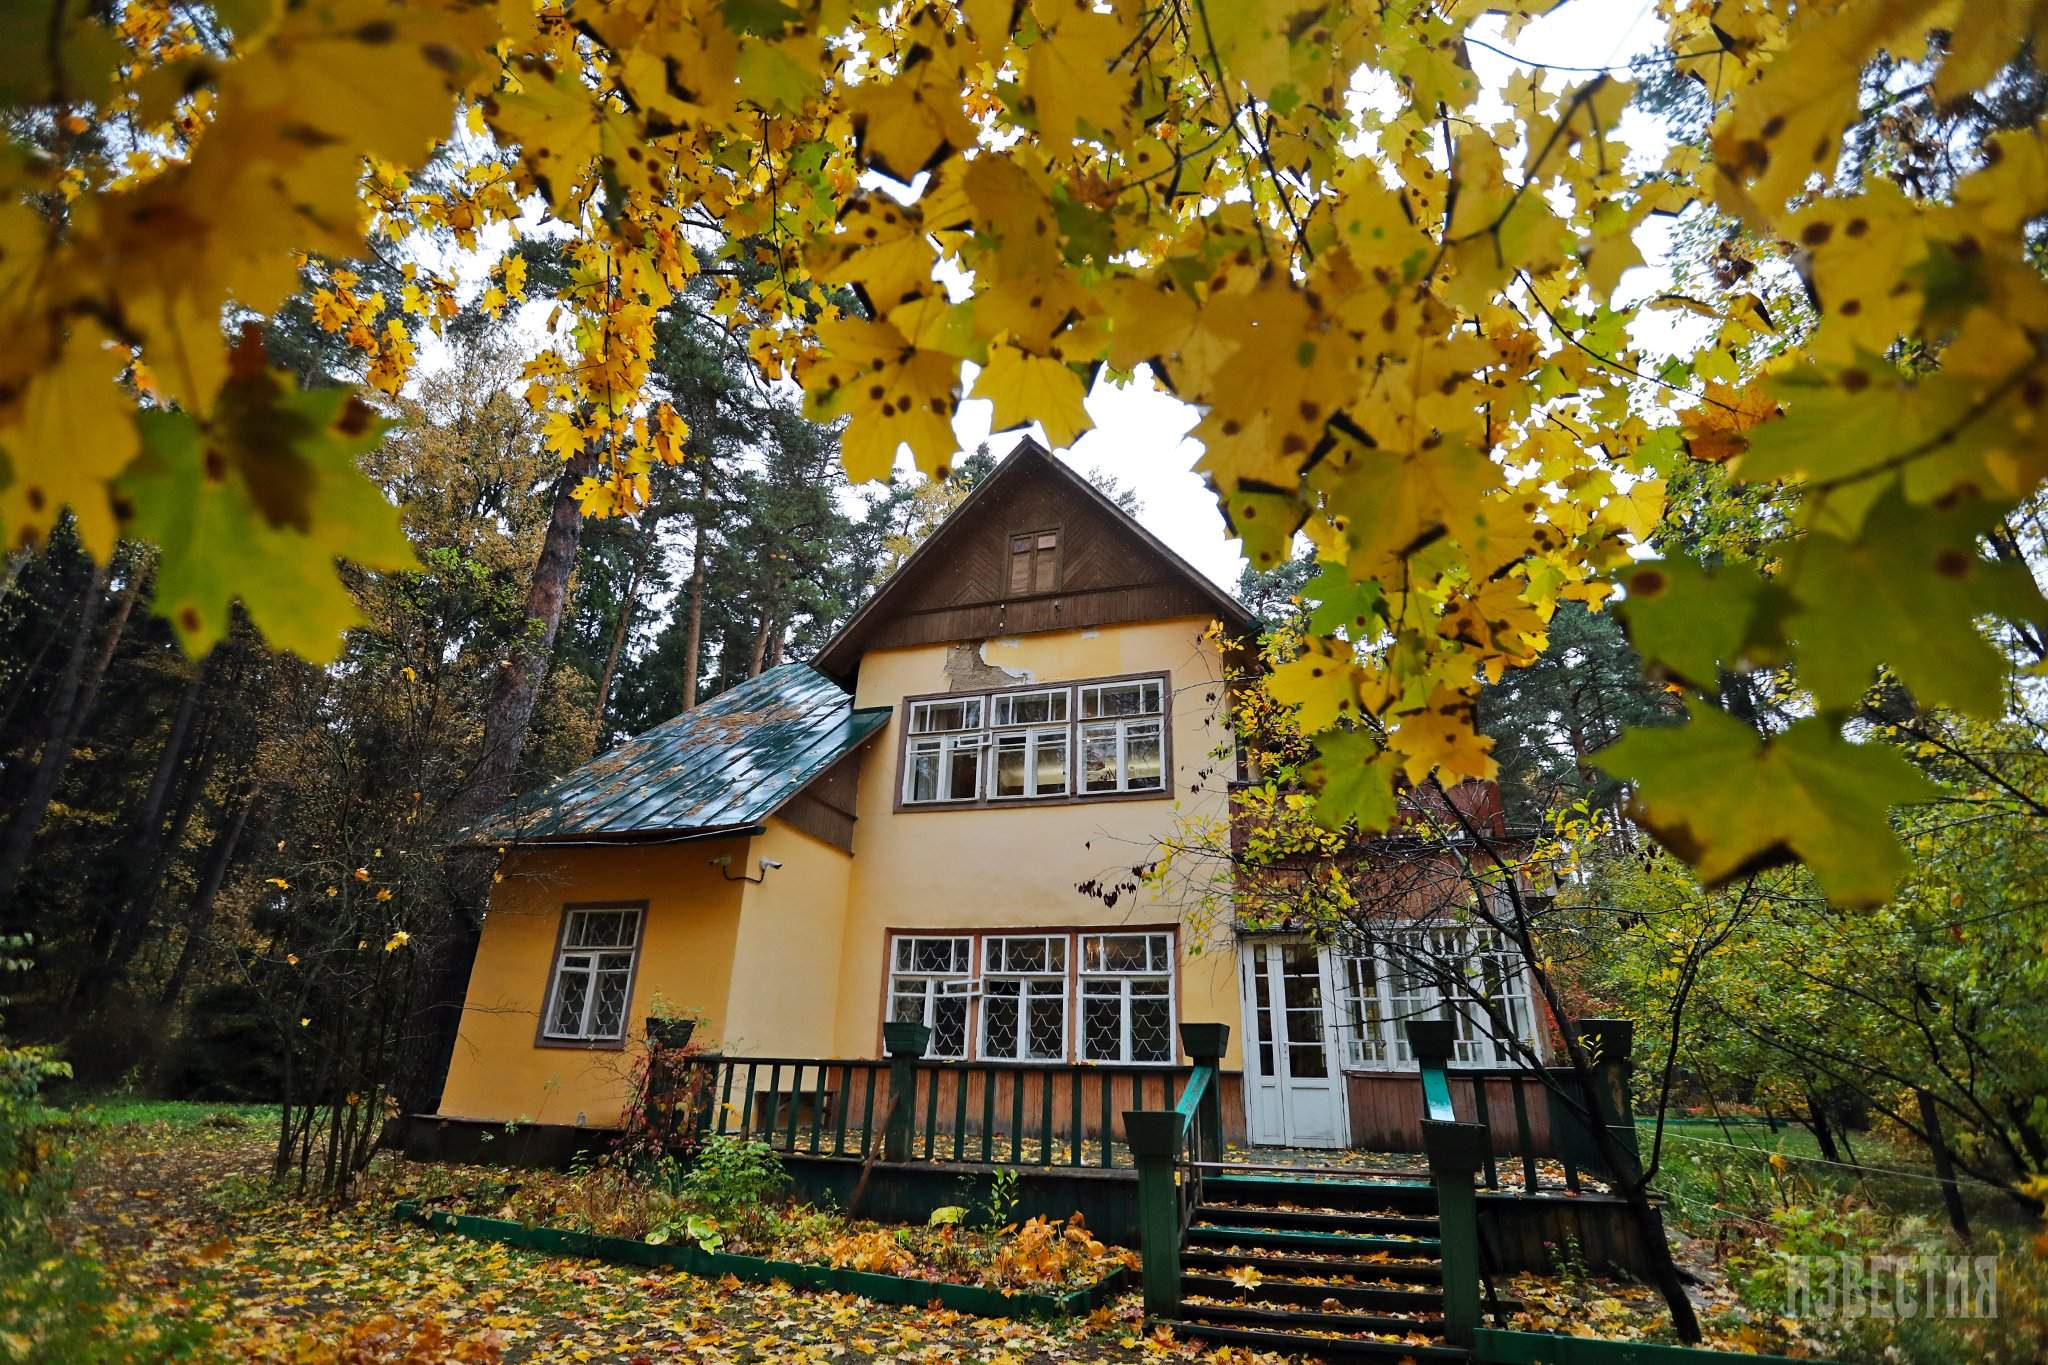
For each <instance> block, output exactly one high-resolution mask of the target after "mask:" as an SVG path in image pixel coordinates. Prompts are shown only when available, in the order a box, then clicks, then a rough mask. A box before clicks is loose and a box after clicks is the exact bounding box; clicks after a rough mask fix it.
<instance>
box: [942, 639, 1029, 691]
mask: <svg viewBox="0 0 2048 1365" xmlns="http://www.w3.org/2000/svg"><path fill="white" fill-rule="evenodd" d="M999 643H1003V644H1010V645H1014V643H1015V642H1014V641H1001V642H999ZM988 645H989V642H988V641H986V640H962V641H959V642H957V643H955V644H950V645H948V646H946V664H945V672H946V690H947V691H948V692H979V691H982V690H984V689H986V688H990V687H1013V686H1015V685H1016V684H1018V683H1020V682H1030V681H1031V680H1032V673H1031V670H1029V669H1027V668H1005V667H1003V666H1002V665H1001V664H995V663H991V662H989V659H988Z"/></svg>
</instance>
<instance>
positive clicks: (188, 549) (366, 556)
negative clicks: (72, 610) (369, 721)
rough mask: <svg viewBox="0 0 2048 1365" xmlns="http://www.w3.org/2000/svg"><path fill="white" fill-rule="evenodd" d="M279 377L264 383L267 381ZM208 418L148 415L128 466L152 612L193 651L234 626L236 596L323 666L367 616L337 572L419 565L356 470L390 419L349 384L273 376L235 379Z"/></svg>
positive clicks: (271, 634) (269, 633) (258, 620)
mask: <svg viewBox="0 0 2048 1365" xmlns="http://www.w3.org/2000/svg"><path fill="white" fill-rule="evenodd" d="M263 380H267V381H269V389H268V391H267V392H263V391H261V390H260V387H259V385H260V382H261V381H263ZM243 383H247V384H249V385H251V388H250V389H249V390H248V391H246V392H243V393H241V394H239V395H238V396H237V397H236V398H235V399H234V401H233V403H232V404H231V402H230V400H229V398H228V397H226V396H225V391H224V397H223V400H222V403H221V407H220V409H219V411H218V412H217V414H216V418H215V420H214V421H213V422H212V423H209V424H207V425H206V426H201V424H200V423H199V422H198V421H197V420H196V419H194V418H193V417H191V416H190V415H188V414H185V413H179V412H168V411H157V412H145V413H142V414H141V415H140V416H139V417H138V419H137V421H138V425H139V426H140V428H141V432H142V453H141V455H139V456H137V457H136V460H135V462H134V463H133V464H132V465H130V466H129V467H128V469H127V471H126V472H125V473H124V474H123V475H122V476H121V479H120V482H119V489H120V494H121V496H122V498H123V499H125V500H126V502H127V503H128V504H129V505H130V506H131V507H132V508H133V512H132V517H131V519H130V521H129V524H128V526H127V528H126V533H127V534H129V535H133V536H135V537H137V538H139V539H143V540H147V541H150V542H152V543H154V544H155V545H157V546H159V547H160V548H161V550H162V552H163V557H162V560H161V562H160V564H159V565H158V568H157V581H156V610H157V611H158V612H159V613H161V614H162V615H163V616H164V617H166V618H167V619H168V620H169V621H170V622H171V623H172V624H173V625H174V626H176V627H177V631H178V637H179V640H180V642H181V643H182V644H183V646H184V647H185V650H186V652H187V653H189V654H192V655H194V656H197V655H200V654H203V653H205V652H206V651H207V650H209V649H211V648H212V647H213V645H214V644H215V642H216V641H218V640H219V639H220V638H221V636H222V635H224V634H225V633H226V632H227V628H228V623H229V619H230V603H232V602H233V601H234V600H236V599H237V598H239V599H240V600H241V603H242V605H243V607H244V609H246V610H247V611H248V613H249V617H250V620H251V621H253V622H254V623H255V625H256V627H257V629H258V630H260V631H262V632H263V635H264V637H265V638H266V639H267V640H268V641H269V642H270V643H271V644H272V645H274V646H276V647H278V648H280V649H289V650H291V651H292V652H293V653H295V654H297V655H299V656H300V657H302V658H304V659H306V660H308V661H310V662H313V663H326V662H328V661H330V660H332V659H333V658H334V657H335V655H336V654H337V653H338V652H339V650H340V646H341V637H342V633H343V632H344V631H346V630H347V629H348V628H349V627H350V626H351V625H354V624H355V623H356V621H357V620H359V619H360V615H359V613H358V611H357V608H356V602H355V598H354V597H353V596H352V595H351V594H350V592H349V590H348V587H347V586H346V585H345V584H344V583H343V582H342V581H341V579H340V577H339V576H338V575H337V573H336V561H337V560H341V559H345V560H348V561H350V562H352V563H354V564H357V565H360V566H361V567H363V568H367V569H384V570H398V569H409V568H414V567H416V566H417V563H418V561H417V559H416V558H415V557H414V555H413V550H412V545H411V542H409V541H408V540H407V539H406V536H405V531H404V528H403V527H402V525H401V524H400V520H399V514H398V509H397V508H396V507H394V506H392V504H391V503H390V501H389V500H387V499H386V498H385V496H384V494H383V491H382V490H380V489H379V488H378V487H377V485H376V484H374V483H372V482H371V481H370V480H369V479H368V478H367V477H365V476H364V475H363V473H362V472H361V471H360V470H359V469H358V468H357V467H356V460H357V457H358V456H359V455H360V454H362V452H363V451H365V450H367V449H369V448H370V447H371V446H372V445H374V444H375V443H376V441H377V439H378V435H379V433H380V430H381V427H382V424H381V423H380V422H378V421H376V420H375V418H374V414H373V413H372V412H371V411H370V410H369V409H368V408H367V407H365V406H364V405H363V403H362V402H361V401H360V400H359V399H357V398H356V397H355V396H354V395H353V394H351V393H350V392H349V391H348V390H346V389H339V388H335V389H316V390H310V391H298V390H287V389H284V388H283V387H282V386H281V385H278V384H276V383H275V376H273V375H265V376H261V377H260V378H259V377H256V376H250V377H247V378H238V379H234V380H230V381H229V385H228V388H230V389H232V388H234V386H235V385H237V384H243Z"/></svg>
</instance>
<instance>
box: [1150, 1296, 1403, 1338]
mask: <svg viewBox="0 0 2048 1365" xmlns="http://www.w3.org/2000/svg"><path fill="white" fill-rule="evenodd" d="M1180 1311H1181V1315H1182V1316H1183V1317H1186V1316H1189V1315H1193V1316H1195V1317H1211V1318H1213V1317H1220V1318H1225V1319H1231V1318H1235V1319H1238V1320H1240V1321H1244V1322H1248V1323H1252V1324H1255V1325H1260V1326H1269V1327H1278V1328H1280V1330H1282V1331H1287V1330H1289V1329H1290V1328H1311V1329H1314V1330H1316V1331H1321V1332H1368V1333H1373V1334H1376V1335H1379V1336H1391V1337H1403V1336H1425V1337H1441V1336H1442V1335H1443V1333H1444V1322H1443V1314H1441V1313H1438V1314H1436V1315H1434V1316H1432V1317H1404V1316H1402V1315H1400V1314H1397V1313H1332V1312H1327V1311H1324V1310H1321V1309H1315V1308H1301V1307H1297V1306H1295V1305H1292V1304H1270V1305H1269V1304H1254V1303H1234V1302H1229V1303H1202V1302H1199V1301H1196V1300H1193V1299H1187V1298H1183V1299H1182V1300H1181V1301H1180Z"/></svg>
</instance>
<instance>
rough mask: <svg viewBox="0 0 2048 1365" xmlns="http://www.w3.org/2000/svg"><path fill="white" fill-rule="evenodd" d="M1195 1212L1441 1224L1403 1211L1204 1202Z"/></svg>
mask: <svg viewBox="0 0 2048 1365" xmlns="http://www.w3.org/2000/svg"><path fill="white" fill-rule="evenodd" d="M1195 1213H1196V1214H1197V1215H1198V1216H1199V1215H1202V1214H1227V1215H1230V1216H1232V1217H1238V1218H1242V1217H1244V1216H1246V1215H1250V1214H1258V1215H1262V1216H1268V1217H1270V1216H1272V1215H1274V1214H1278V1215H1280V1216H1282V1217H1285V1218H1311V1219H1315V1220H1316V1221H1318V1222H1329V1223H1347V1222H1356V1221H1360V1220H1363V1221H1367V1222H1379V1223H1402V1224H1410V1225H1417V1226H1426V1227H1432V1228H1433V1227H1435V1226H1436V1225H1437V1218H1436V1215H1435V1214H1427V1213H1403V1212H1401V1211H1400V1210H1399V1209H1300V1208H1293V1209H1291V1208H1287V1207H1285V1206H1284V1205H1276V1204H1216V1203H1207V1202H1204V1203H1201V1204H1197V1205H1196V1206H1195Z"/></svg>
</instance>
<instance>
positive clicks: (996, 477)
mask: <svg viewBox="0 0 2048 1365" xmlns="http://www.w3.org/2000/svg"><path fill="white" fill-rule="evenodd" d="M1032 480H1038V481H1040V482H1039V489H1040V490H1041V492H1040V496H1041V497H1042V496H1043V495H1044V494H1043V490H1045V489H1047V488H1050V489H1052V490H1056V492H1057V495H1058V496H1060V497H1062V498H1063V499H1064V502H1065V504H1066V505H1067V506H1069V507H1074V508H1077V509H1079V510H1078V511H1077V512H1076V513H1075V515H1077V516H1082V517H1084V518H1085V520H1087V521H1088V522H1089V523H1090V525H1091V526H1093V527H1101V528H1104V535H1103V536H1102V537H1098V538H1102V539H1114V540H1116V541H1118V542H1120V543H1121V545H1122V546H1123V547H1124V548H1121V549H1119V550H1118V551H1117V554H1116V555H1115V556H1114V560H1115V561H1116V562H1114V563H1111V562H1108V561H1107V560H1100V561H1098V563H1097V565H1096V567H1097V570H1098V572H1099V573H1100V574H1101V575H1102V576H1101V577H1100V578H1099V579H1098V580H1096V581H1092V582H1081V581H1072V582H1067V583H1063V585H1062V590H1061V591H1060V592H1057V593H1052V594H1038V595H1036V600H1033V601H1030V602H1019V601H1017V600H1016V599H1012V598H1009V597H1008V595H1007V594H1006V593H1005V592H1003V591H1002V590H1001V589H1000V587H998V586H996V584H997V583H999V582H1000V574H1001V569H1002V565H1001V563H1000V561H997V562H995V563H994V564H993V567H992V568H991V566H990V565H989V563H988V562H987V556H986V554H983V555H982V556H980V557H979V558H977V556H976V554H975V553H974V551H973V549H972V545H973V542H975V541H976V540H977V538H986V537H987V536H988V534H989V533H990V531H991V530H993V531H995V532H996V533H997V534H999V535H1000V534H1002V533H1004V532H1006V531H1009V530H1033V529H1041V528H1040V527H1038V526H1036V525H1018V526H1014V527H1000V526H998V527H994V528H991V527H989V526H987V525H985V524H984V523H985V522H987V521H989V520H991V519H993V518H995V517H999V516H1002V515H1007V513H1006V512H1004V511H1002V510H1000V509H1001V505H1002V504H1003V503H1004V502H1005V500H1006V499H1010V500H1014V497H1013V495H1015V494H1017V493H1018V492H1019V489H1020V486H1021V485H1024V484H1026V483H1029V482H1030V481H1032ZM1075 529H1078V528H1075V527H1069V530H1075ZM1062 553H1063V554H1065V553H1066V551H1065V550H1063V551H1062ZM1134 565H1137V566H1140V568H1139V571H1138V572H1137V573H1135V574H1133V573H1132V568H1133V566H1134ZM977 570H978V571H979V572H977ZM991 573H992V574H993V575H994V577H993V578H991V577H990V575H991ZM1162 588H1163V589H1165V590H1166V591H1165V592H1164V594H1163V595H1162V594H1161V593H1160V592H1158V591H1157V590H1159V589H1162ZM1148 589H1149V590H1153V591H1147V590H1148ZM1047 599H1050V600H1047ZM1012 607H1015V608H1017V609H1016V610H1010V609H1009V608H1012ZM1026 608H1030V609H1033V610H1026ZM1062 608H1067V609H1066V610H1063V609H1062ZM906 612H914V613H916V614H917V615H919V616H921V617H924V618H927V619H929V620H931V621H932V622H933V623H934V625H933V627H932V629H933V630H935V631H936V633H937V634H938V635H952V636H953V637H954V638H962V639H965V638H982V637H986V636H992V635H1004V634H1019V633H1028V632H1030V631H1033V630H1049V629H1068V628H1076V627H1087V626H1093V625H1101V624H1107V623H1111V622H1114V621H1119V620H1135V619H1145V618H1147V617H1149V616H1152V615H1158V616H1165V615H1170V614H1171V615H1179V614H1189V615H1192V614H1194V613H1196V612H1211V613H1214V615H1215V616H1216V617H1217V619H1219V620H1221V621H1222V622H1223V623H1224V624H1225V625H1226V626H1228V627H1229V628H1230V629H1231V630H1232V631H1238V632H1242V631H1250V630H1253V629H1255V628H1256V627H1257V625H1258V619H1257V618H1256V617H1254V616H1253V615H1252V613H1251V612H1250V611H1248V610H1247V609H1246V608H1245V606H1244V605H1243V604H1242V603H1241V602H1239V601H1238V600H1237V599H1236V598H1235V597H1232V596H1231V595H1230V594H1229V593H1227V592H1225V591H1224V590H1223V589H1221V588H1219V587H1217V586H1216V585H1215V584H1214V583H1212V582H1210V581H1209V579H1208V578H1207V577H1206V576H1205V575H1204V574H1203V573H1202V572H1201V571H1200V570H1198V569H1196V568H1195V567H1194V566H1193V565H1192V564H1190V563H1188V562H1187V561H1186V560H1185V559H1182V558H1181V557H1180V556H1179V555H1177V554H1175V553H1174V552H1173V551H1172V550H1171V549H1169V548H1167V546H1166V543H1165V542H1164V541H1162V540H1160V539H1159V538H1158V537H1157V536H1155V535H1153V534H1152V533H1151V532H1150V531H1147V530H1146V529H1145V528H1144V527H1142V526H1140V525H1139V524H1138V523H1137V521H1136V519H1134V518H1133V517H1132V516H1131V515H1130V514H1129V513H1128V512H1126V511H1124V510H1123V509H1122V508H1121V507H1118V506H1117V505H1116V504H1115V503H1114V502H1112V501H1110V500H1109V498H1107V497H1105V496H1104V495H1103V492H1102V490H1101V489H1099V488H1097V487H1096V486H1095V485H1094V484H1092V483H1090V482H1088V480H1087V479H1085V478H1083V477H1081V475H1079V474H1077V473H1075V472H1074V471H1073V470H1071V469H1069V468H1068V467H1067V466H1066V465H1064V464H1062V463H1061V462H1060V461H1059V460H1057V459H1055V458H1053V456H1052V454H1051V452H1049V451H1048V450H1046V448H1045V447H1044V446H1042V445H1040V444H1039V443H1038V442H1036V441H1034V440H1032V439H1031V438H1030V437H1028V436H1027V437H1025V438H1023V439H1022V440H1020V441H1018V442H1017V445H1016V447H1015V448H1014V449H1013V450H1011V451H1010V453H1009V454H1008V455H1005V456H1004V457H1003V460H1002V463H1000V464H998V465H997V466H996V467H995V468H994V469H993V470H991V471H990V472H989V474H988V476H987V477H986V478H984V479H983V480H982V481H981V482H980V483H979V484H976V485H975V487H974V491H973V492H971V493H969V494H968V495H967V496H966V497H965V498H964V499H962V500H961V503H960V505H959V506H958V507H956V508H954V509H953V510H952V512H950V513H949V514H948V515H947V517H946V519H945V520H944V521H943V522H941V523H940V524H939V527H938V529H937V530H935V531H933V532H932V534H931V535H930V536H928V537H926V539H925V542H924V544H922V545H920V546H918V547H917V549H916V550H915V551H913V552H912V553H911V555H910V557H909V558H908V559H905V560H904V561H903V563H902V564H900V565H898V566H897V569H896V572H895V573H893V574H891V575H890V576H889V579H888V581H887V582H885V583H883V584H882V586H881V587H880V588H879V589H877V590H876V592H875V594H874V595H873V596H872V597H870V598H868V600H867V601H866V602H865V603H864V604H862V606H861V608H860V610H859V611H856V612H855V613H854V614H853V615H852V617H851V618H849V619H848V620H847V622H846V624H845V625H844V626H841V627H840V628H839V632H838V634H836V635H834V636H833V637H832V639H831V640H830V641H829V642H828V643H827V644H826V645H825V647H824V648H823V649H822V650H820V651H818V656H817V658H816V660H815V662H816V664H817V666H818V668H819V669H820V670H821V671H822V672H824V673H826V674H828V675H829V676H831V677H835V678H842V679H843V678H851V677H852V676H853V675H854V673H855V672H856V671H857V669H858V667H859V664H860V656H861V655H862V654H864V653H865V652H867V650H868V649H870V648H872V647H876V646H877V645H886V644H892V643H903V641H902V640H897V639H891V638H890V635H889V630H888V628H889V626H890V623H891V622H892V621H894V620H895V619H896V618H897V617H898V616H900V615H903V614H905V613H906ZM963 632H964V633H963ZM878 637H879V638H878Z"/></svg>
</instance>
